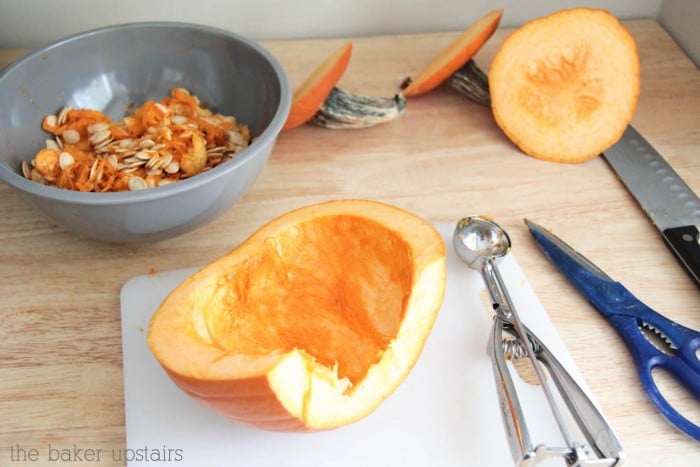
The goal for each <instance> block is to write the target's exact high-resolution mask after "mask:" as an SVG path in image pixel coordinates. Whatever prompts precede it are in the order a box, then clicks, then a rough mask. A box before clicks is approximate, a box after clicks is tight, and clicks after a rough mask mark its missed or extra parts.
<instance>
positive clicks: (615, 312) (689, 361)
mask: <svg viewBox="0 0 700 467" xmlns="http://www.w3.org/2000/svg"><path fill="white" fill-rule="evenodd" d="M591 284H592V285H593V287H594V289H595V290H593V291H592V293H590V294H589V300H590V301H591V302H592V303H593V305H595V306H596V308H598V310H599V311H600V312H601V313H602V314H603V315H605V316H606V317H607V318H608V319H612V318H613V317H615V316H627V317H629V318H631V319H633V320H634V321H635V324H636V325H637V327H638V325H639V324H640V323H639V322H640V321H641V322H644V323H646V324H649V325H651V326H652V327H654V328H655V329H656V330H658V331H660V332H661V333H663V335H664V336H665V337H666V338H668V339H669V340H670V341H671V343H672V344H673V345H674V346H675V347H676V349H677V352H676V354H677V356H678V358H679V359H680V360H682V361H683V362H685V364H686V365H687V367H684V372H687V371H690V373H694V374H695V376H696V377H697V378H700V359H698V356H697V354H696V352H697V350H698V349H700V332H698V331H696V330H694V329H690V328H687V327H685V326H682V325H680V324H678V323H676V322H675V321H671V320H670V319H668V318H666V317H665V316H663V315H661V314H659V313H657V312H656V311H654V310H652V309H651V308H649V307H648V306H647V305H646V304H644V303H643V302H642V301H641V300H639V299H638V298H637V297H635V296H634V295H633V294H632V293H631V292H630V291H629V290H627V289H626V288H625V286H623V285H622V284H620V283H619V282H613V281H604V280H597V281H594V282H591ZM621 335H622V337H623V338H624V339H625V340H626V341H627V344H628V345H629V346H630V349H631V350H633V351H634V348H635V347H641V348H643V349H649V350H650V352H651V353H649V358H652V357H654V356H655V355H666V354H665V353H664V352H662V351H661V350H659V349H657V348H656V346H654V345H652V344H651V343H649V341H648V340H647V339H646V337H644V335H643V334H642V332H641V331H640V330H639V329H637V330H636V331H635V332H631V333H625V334H622V333H621ZM669 371H670V369H669ZM693 394H694V395H695V397H697V398H698V399H700V392H694V393H693Z"/></svg>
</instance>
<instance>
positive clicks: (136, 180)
mask: <svg viewBox="0 0 700 467" xmlns="http://www.w3.org/2000/svg"><path fill="white" fill-rule="evenodd" d="M127 185H128V186H129V190H131V191H136V190H145V189H146V188H148V185H147V184H146V180H144V179H143V178H141V177H139V176H136V175H134V176H132V177H129V181H128V182H127Z"/></svg>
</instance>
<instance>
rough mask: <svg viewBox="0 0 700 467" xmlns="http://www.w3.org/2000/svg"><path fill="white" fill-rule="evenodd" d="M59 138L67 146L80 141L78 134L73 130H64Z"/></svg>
mask: <svg viewBox="0 0 700 467" xmlns="http://www.w3.org/2000/svg"><path fill="white" fill-rule="evenodd" d="M61 136H63V141H65V142H66V143H68V144H75V143H77V142H79V141H80V133H78V132H77V131H76V130H73V129H69V130H65V131H64V132H63V133H61Z"/></svg>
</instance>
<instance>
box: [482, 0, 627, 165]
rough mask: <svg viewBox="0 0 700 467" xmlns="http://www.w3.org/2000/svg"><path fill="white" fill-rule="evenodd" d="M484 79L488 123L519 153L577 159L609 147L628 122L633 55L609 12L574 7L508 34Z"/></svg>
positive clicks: (547, 157)
mask: <svg viewBox="0 0 700 467" xmlns="http://www.w3.org/2000/svg"><path fill="white" fill-rule="evenodd" d="M488 77H489V88H490V92H491V107H492V109H493V115H494V117H495V120H496V123H497V124H498V126H499V127H500V128H501V129H502V130H503V132H504V133H505V134H506V136H508V138H509V139H510V140H511V141H513V142H514V143H515V144H516V145H517V146H518V147H520V149H522V151H523V152H525V153H526V154H529V155H531V156H533V157H536V158H539V159H544V160H550V161H559V162H583V161H586V160H588V159H591V158H593V157H595V156H597V155H599V154H600V153H601V152H603V151H604V150H606V149H608V148H609V147H610V146H612V145H613V144H614V143H615V142H616V141H617V140H618V139H619V138H620V136H621V135H622V132H623V131H624V130H625V128H626V127H627V124H628V123H629V122H630V120H631V119H632V115H633V114H634V111H635V108H636V105H637V99H638V97H639V56H638V54H637V47H636V44H635V41H634V38H633V37H632V35H631V34H630V33H629V31H627V29H625V27H624V26H623V25H622V24H620V22H619V21H618V20H617V19H616V18H615V17H614V16H613V15H612V14H610V13H608V12H607V11H604V10H596V9H589V8H576V9H571V10H563V11H559V12H557V13H554V14H552V15H549V16H546V17H543V18H538V19H535V20H533V21H531V22H529V23H526V24H524V25H523V26H521V27H520V28H518V29H517V30H515V31H514V32H513V33H512V34H511V35H510V36H509V37H507V38H506V40H505V41H504V42H503V44H502V45H501V47H500V48H499V50H498V51H497V53H496V56H495V57H494V59H493V62H492V63H491V68H490V70H489V75H488Z"/></svg>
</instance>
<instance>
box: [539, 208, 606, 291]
mask: <svg viewBox="0 0 700 467" xmlns="http://www.w3.org/2000/svg"><path fill="white" fill-rule="evenodd" d="M525 223H526V224H527V227H528V229H530V233H531V234H532V236H533V237H534V239H535V240H536V241H537V244H538V245H539V247H540V248H541V249H542V251H543V252H544V254H545V255H546V256H547V257H548V258H549V260H550V261H552V263H554V265H556V266H557V267H558V268H559V269H560V270H561V272H562V273H563V274H564V275H565V276H566V277H567V278H568V279H569V280H570V281H571V282H573V283H574V285H576V286H577V287H579V288H581V285H583V284H582V281H586V282H588V281H589V280H590V275H591V274H592V275H593V276H595V277H597V278H598V279H601V280H603V281H609V282H613V280H612V278H611V277H610V276H608V275H607V274H606V273H605V272H604V271H603V270H602V269H600V268H599V267H598V266H596V265H595V264H593V262H592V261H591V260H589V259H588V258H586V257H585V256H583V255H582V254H581V253H579V252H578V251H576V250H574V248H573V247H571V246H570V245H569V244H567V243H566V242H565V241H564V240H562V239H561V238H559V237H557V236H556V235H554V234H553V233H552V232H550V231H549V230H547V229H545V228H544V227H542V226H541V225H539V224H536V223H534V222H532V221H531V220H529V219H525Z"/></svg>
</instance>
